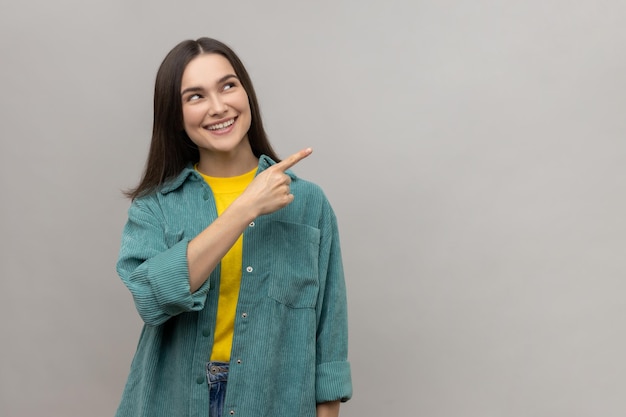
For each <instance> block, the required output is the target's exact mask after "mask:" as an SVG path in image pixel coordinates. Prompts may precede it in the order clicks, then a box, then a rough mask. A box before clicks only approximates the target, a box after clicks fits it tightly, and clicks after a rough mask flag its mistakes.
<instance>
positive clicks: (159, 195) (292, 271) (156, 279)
mask: <svg viewBox="0 0 626 417" xmlns="http://www.w3.org/2000/svg"><path fill="white" fill-rule="evenodd" d="M271 164H273V162H272V161H271V160H270V159H269V158H267V157H265V156H263V157H261V159H260V161H259V172H260V171H262V170H264V169H266V168H267V167H268V166H270V165H271ZM288 173H289V175H290V176H291V177H292V183H291V191H292V193H293V194H294V196H295V200H294V201H293V202H292V203H291V204H290V205H288V206H287V207H285V208H283V209H281V210H278V211H277V212H274V213H272V214H270V215H266V216H261V217H259V218H257V219H255V220H254V222H252V223H250V225H249V227H248V228H247V230H246V231H245V232H244V240H243V242H244V244H243V259H242V261H243V263H242V267H243V268H242V278H241V289H240V293H239V300H238V304H237V313H236V320H235V331H234V338H233V346H232V351H231V361H230V372H229V381H228V389H227V394H226V400H225V414H227V415H235V416H238V417H239V416H241V417H295V416H298V417H314V416H315V405H316V403H319V402H326V401H334V400H342V401H347V400H348V399H349V398H350V397H351V396H352V383H351V376H350V365H349V363H348V361H347V353H348V345H347V343H348V341H347V308H346V288H345V282H344V276H343V267H342V262H341V250H340V245H339V235H338V230H337V223H336V219H335V215H334V213H333V210H332V208H331V206H330V204H329V203H328V200H327V199H326V197H325V196H324V194H323V192H322V191H321V189H320V188H319V187H318V186H316V185H314V184H312V183H310V182H307V181H304V180H302V179H299V178H297V177H296V176H295V175H294V174H293V173H292V172H290V171H288ZM216 217H217V214H216V211H215V202H214V199H213V194H212V192H211V189H210V187H209V186H208V185H207V183H206V182H205V181H204V180H203V179H202V178H201V177H200V175H199V174H198V173H197V172H195V171H194V170H193V167H192V166H189V167H188V168H186V169H185V170H184V171H183V172H182V173H181V174H180V175H179V176H178V177H177V178H176V179H175V180H174V181H172V182H170V183H169V184H167V185H165V186H164V187H162V188H161V190H160V191H158V192H156V193H154V194H152V195H149V196H146V197H143V198H140V199H137V200H135V201H134V202H133V203H132V205H131V207H130V209H129V213H128V222H127V224H126V226H125V228H124V230H123V234H122V245H121V249H120V256H119V260H118V264H117V270H118V273H119V275H120V277H121V278H122V281H123V282H124V284H125V285H126V286H127V287H128V289H129V290H130V292H131V294H132V296H133V298H134V301H135V305H136V308H137V310H138V312H139V314H140V316H141V317H142V319H143V320H144V322H145V325H144V327H143V330H142V333H141V336H140V339H139V344H138V347H137V352H136V354H135V357H134V359H133V362H132V365H131V369H130V375H129V378H128V381H127V384H126V387H125V390H124V393H123V395H122V400H121V403H120V406H119V408H118V411H117V416H118V417H131V416H132V417H148V416H149V417H161V416H162V417H166V416H167V417H172V416H176V417H184V416H189V417H206V416H207V415H208V409H209V405H208V399H209V396H208V387H207V381H206V375H205V368H206V363H207V362H208V360H209V357H210V353H211V349H212V343H213V330H214V327H215V317H216V311H217V299H218V289H219V276H220V268H219V266H218V267H217V268H216V269H215V270H214V271H213V272H212V273H211V275H210V277H209V279H208V280H207V281H206V283H205V284H204V285H203V286H202V287H201V288H199V289H198V290H197V291H196V292H195V293H193V294H192V293H190V288H189V275H188V269H187V259H186V250H187V244H188V242H189V241H190V240H191V239H192V238H193V237H195V236H196V235H197V234H198V233H200V232H201V231H202V230H203V229H204V228H206V227H207V226H208V225H209V224H210V223H211V222H212V221H213V220H215V218H216Z"/></svg>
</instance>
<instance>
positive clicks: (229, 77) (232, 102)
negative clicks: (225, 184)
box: [181, 54, 252, 158]
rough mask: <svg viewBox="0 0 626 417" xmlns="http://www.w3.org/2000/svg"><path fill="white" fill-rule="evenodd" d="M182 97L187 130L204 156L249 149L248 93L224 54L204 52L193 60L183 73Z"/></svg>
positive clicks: (237, 152)
mask: <svg viewBox="0 0 626 417" xmlns="http://www.w3.org/2000/svg"><path fill="white" fill-rule="evenodd" d="M181 99H182V104H183V106H182V107H183V124H184V127H185V131H186V132H187V135H188V136H189V138H190V139H191V140H192V141H193V143H195V144H196V145H197V146H198V148H199V150H200V157H201V158H202V155H203V154H207V153H208V154H212V155H213V156H218V154H224V155H227V154H229V155H234V156H236V155H238V154H239V153H240V152H241V151H242V150H243V151H245V152H247V151H248V150H249V149H250V144H249V142H248V130H249V129H250V123H251V120H252V116H251V113H250V104H249V102H248V94H247V93H246V90H245V89H244V88H243V86H242V84H241V82H240V81H239V78H237V75H236V74H235V70H234V69H233V67H232V65H231V64H230V62H229V61H228V60H227V59H226V58H225V57H223V56H222V55H219V54H204V55H199V56H197V57H196V58H194V59H193V60H191V61H190V62H189V64H187V67H186V68H185V71H184V72H183V77H182V80H181ZM250 152H251V151H250Z"/></svg>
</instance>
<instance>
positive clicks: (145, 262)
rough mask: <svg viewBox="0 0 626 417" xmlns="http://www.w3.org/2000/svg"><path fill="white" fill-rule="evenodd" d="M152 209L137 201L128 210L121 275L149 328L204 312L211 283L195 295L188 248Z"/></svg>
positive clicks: (121, 256)
mask: <svg viewBox="0 0 626 417" xmlns="http://www.w3.org/2000/svg"><path fill="white" fill-rule="evenodd" d="M163 223H164V222H163V221H160V220H159V218H158V216H157V215H155V214H154V212H153V211H151V210H150V209H149V207H148V205H147V204H146V203H145V202H144V201H141V200H136V201H134V202H133V204H132V205H131V207H130V209H129V210H128V221H127V223H126V226H125V227H124V230H123V232H122V243H121V247H120V253H119V259H118V262H117V272H118V274H119V276H120V278H121V279H122V281H123V282H124V284H125V285H126V287H128V289H129V290H130V292H131V294H132V296H133V299H134V301H135V306H136V308H137V311H138V312H139V315H140V316H141V318H142V319H143V321H144V322H145V323H146V324H148V325H159V324H162V323H164V322H165V321H167V320H168V319H169V318H170V317H172V316H175V315H178V314H180V313H184V312H189V311H198V310H202V309H203V308H204V303H205V300H206V296H207V293H208V291H209V280H207V281H206V282H205V283H204V284H203V285H202V286H201V287H200V288H199V289H198V290H197V291H196V292H194V293H193V294H192V293H191V291H190V286H189V269H188V264H187V245H188V243H189V239H183V238H182V236H177V235H176V234H175V233H172V232H169V231H167V229H166V227H165V225H164V224H163Z"/></svg>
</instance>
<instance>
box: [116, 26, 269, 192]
mask: <svg viewBox="0 0 626 417" xmlns="http://www.w3.org/2000/svg"><path fill="white" fill-rule="evenodd" d="M202 54H220V55H222V56H224V57H225V58H226V59H227V60H228V61H229V62H230V64H231V65H232V66H233V69H234V70H235V74H236V75H237V77H238V78H239V80H240V81H241V85H242V86H243V88H244V89H245V90H246V93H248V101H249V103H250V113H251V116H252V120H251V123H250V130H248V140H249V141H250V146H251V148H252V153H253V154H254V155H255V156H256V157H257V158H258V157H260V156H261V155H263V154H265V155H267V156H269V157H271V158H272V159H274V160H275V161H277V162H278V161H279V158H278V156H277V155H276V153H275V152H274V150H273V149H272V146H271V145H270V142H269V139H268V138H267V134H266V133H265V129H264V128H263V121H262V120H261V112H260V110H259V103H258V101H257V98H256V93H255V92H254V87H253V86H252V81H251V80H250V76H249V75H248V72H247V71H246V68H245V67H244V66H243V63H242V62H241V60H240V59H239V58H238V57H237V55H236V54H235V52H233V50H232V49H230V48H229V47H228V46H226V45H225V44H223V43H222V42H220V41H218V40H215V39H211V38H200V39H198V40H196V41H194V40H186V41H183V42H181V43H179V44H178V45H176V46H175V47H174V49H172V50H171V51H170V52H169V53H168V54H167V56H166V57H165V59H164V60H163V62H162V63H161V66H160V67H159V71H158V72H157V76H156V83H155V86H154V120H153V123H152V142H151V143H150V151H149V152H148V160H147V161H146V167H145V170H144V173H143V176H142V178H141V181H140V182H139V185H138V186H137V187H135V188H131V189H129V190H127V191H125V192H124V195H126V196H127V197H129V198H131V199H133V200H134V199H135V198H138V197H141V196H144V195H147V194H150V193H151V192H153V191H155V190H156V189H157V188H158V187H159V186H161V185H162V184H163V183H165V182H167V181H168V180H170V179H172V178H174V177H176V176H177V175H178V174H179V173H180V172H181V171H182V170H183V168H185V166H186V165H187V164H189V163H190V162H191V163H195V162H197V161H198V160H199V159H200V154H199V151H198V146H197V145H196V144H194V143H193V142H192V141H191V139H189V136H187V133H186V132H185V129H184V127H183V126H184V125H183V110H182V100H181V98H180V85H181V80H182V77H183V72H184V71H185V68H186V67H187V64H189V62H190V61H191V60H192V59H194V58H195V57H197V56H198V55H202Z"/></svg>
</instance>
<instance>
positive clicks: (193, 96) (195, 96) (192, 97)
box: [188, 94, 200, 101]
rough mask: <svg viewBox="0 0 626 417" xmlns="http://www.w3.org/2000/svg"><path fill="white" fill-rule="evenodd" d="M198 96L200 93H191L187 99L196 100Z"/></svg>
mask: <svg viewBox="0 0 626 417" xmlns="http://www.w3.org/2000/svg"><path fill="white" fill-rule="evenodd" d="M199 98H200V94H192V95H190V96H189V98H188V100H189V101H194V100H198V99H199Z"/></svg>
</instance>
